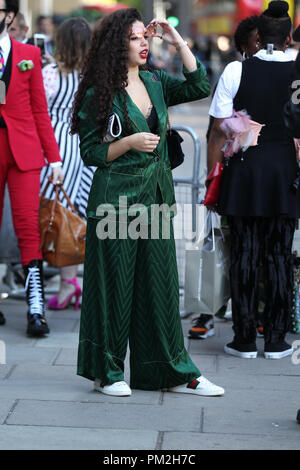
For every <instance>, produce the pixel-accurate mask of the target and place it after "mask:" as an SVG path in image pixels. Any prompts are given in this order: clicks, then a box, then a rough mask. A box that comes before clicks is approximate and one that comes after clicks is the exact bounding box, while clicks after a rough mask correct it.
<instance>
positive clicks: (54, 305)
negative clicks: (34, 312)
mask: <svg viewBox="0 0 300 470" xmlns="http://www.w3.org/2000/svg"><path fill="white" fill-rule="evenodd" d="M62 281H64V282H67V283H68V284H73V285H74V286H75V291H74V292H72V293H71V294H70V295H68V297H67V298H66V300H65V301H64V302H62V303H61V304H59V303H58V298H57V295H54V296H53V297H51V299H49V300H48V302H47V307H48V308H49V309H51V310H63V309H64V308H67V307H68V306H69V305H70V303H71V300H72V297H74V295H75V297H76V301H75V310H78V309H79V300H80V296H81V294H82V290H81V287H80V285H79V284H78V282H77V278H76V276H75V277H74V278H73V279H62Z"/></svg>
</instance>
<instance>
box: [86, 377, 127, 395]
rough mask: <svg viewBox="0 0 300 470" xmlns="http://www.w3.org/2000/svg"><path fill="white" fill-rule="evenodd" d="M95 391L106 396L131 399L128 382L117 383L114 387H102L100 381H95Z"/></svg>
mask: <svg viewBox="0 0 300 470" xmlns="http://www.w3.org/2000/svg"><path fill="white" fill-rule="evenodd" d="M94 390H96V391H97V392H101V393H104V394H105V395H112V396H115V397H130V395H131V388H130V387H129V386H128V385H127V383H126V382H115V383H113V384H112V385H102V383H101V381H100V380H99V379H95V382H94Z"/></svg>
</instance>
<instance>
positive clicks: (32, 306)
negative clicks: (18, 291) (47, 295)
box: [24, 260, 50, 336]
mask: <svg viewBox="0 0 300 470" xmlns="http://www.w3.org/2000/svg"><path fill="white" fill-rule="evenodd" d="M24 273H25V278H26V282H25V290H26V300H27V305H28V312H27V322H28V324H27V334H28V335H30V336H42V335H45V334H47V333H49V332H50V330H49V327H48V325H47V322H46V318H45V313H44V282H43V281H44V280H43V261H42V260H32V261H30V263H29V264H28V265H27V266H24Z"/></svg>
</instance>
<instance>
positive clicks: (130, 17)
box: [70, 8, 142, 134]
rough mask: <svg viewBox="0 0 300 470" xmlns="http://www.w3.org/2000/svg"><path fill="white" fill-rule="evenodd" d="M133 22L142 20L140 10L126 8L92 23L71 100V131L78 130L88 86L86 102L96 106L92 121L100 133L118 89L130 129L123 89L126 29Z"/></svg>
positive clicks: (126, 49) (103, 130) (91, 108)
mask: <svg viewBox="0 0 300 470" xmlns="http://www.w3.org/2000/svg"><path fill="white" fill-rule="evenodd" d="M136 21H142V17H141V14H140V12H139V11H138V10H137V9H135V8H126V9H123V10H118V11H116V12H114V13H111V14H110V15H108V16H106V17H104V18H101V19H100V20H99V21H98V22H97V23H96V25H95V28H94V31H93V34H92V39H91V43H90V48H89V52H88V54H87V57H86V60H85V62H84V65H83V69H82V77H81V81H80V84H79V87H78V91H77V93H76V95H75V99H74V102H73V109H72V121H71V131H70V133H71V134H77V133H79V125H80V119H79V116H78V112H79V111H80V109H81V107H82V103H83V100H84V98H85V95H86V92H87V90H88V89H89V88H90V87H93V89H94V95H93V99H92V100H91V102H90V104H89V105H90V110H92V111H94V112H95V109H96V123H97V126H99V129H100V132H101V133H102V134H104V132H105V129H106V128H107V125H108V118H109V113H110V110H111V107H112V102H113V99H114V96H115V95H116V93H117V92H119V91H121V92H122V94H123V97H124V118H125V123H126V125H127V127H128V128H130V121H129V118H128V110H127V106H126V90H125V88H126V86H127V75H128V47H129V40H130V35H129V29H130V26H131V25H132V24H133V23H135V22H136Z"/></svg>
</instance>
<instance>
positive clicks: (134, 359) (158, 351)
mask: <svg viewBox="0 0 300 470" xmlns="http://www.w3.org/2000/svg"><path fill="white" fill-rule="evenodd" d="M158 24H159V25H160V27H161V28H162V31H163V34H162V35H161V36H160V35H159V34H158V33H157V25H158ZM149 35H152V36H156V37H161V39H162V40H166V41H167V42H168V43H171V44H173V45H174V46H175V47H176V48H177V50H178V51H179V54H180V55H181V58H182V61H183V64H184V69H183V72H184V75H185V80H179V79H174V78H172V77H170V76H168V75H167V74H166V73H164V72H162V71H156V72H155V75H154V74H153V73H150V72H148V71H146V70H145V65H146V60H147V54H148V49H149V45H148V36H149ZM209 92H210V85H209V82H208V79H207V76H206V71H205V69H204V67H203V66H202V65H201V64H200V63H199V62H196V59H195V58H194V56H193V54H192V53H191V51H190V50H189V48H188V46H187V44H186V43H185V42H184V41H183V39H182V38H181V36H180V35H179V33H178V32H177V31H176V30H175V29H174V28H173V27H172V26H170V24H169V23H168V22H167V21H157V20H153V21H152V22H151V23H150V25H148V27H147V28H145V26H144V24H143V23H142V19H141V16H140V14H139V12H138V11H137V10H136V9H133V8H129V9H125V10H120V11H117V12H115V13H113V14H111V15H109V16H107V17H105V18H104V19H102V20H101V21H100V22H99V23H98V24H97V25H96V27H95V30H94V34H93V38H92V42H91V48H90V51H89V54H88V57H87V59H86V62H85V65H84V68H83V77H82V81H81V83H80V86H79V91H78V93H77V96H76V99H75V102H74V108H73V119H72V132H73V133H77V132H78V133H79V136H80V147H81V156H82V159H83V161H84V163H85V164H86V165H92V166H96V167H97V170H96V172H95V176H94V180H93V184H92V188H91V192H90V197H89V203H88V209H87V218H88V223H87V240H86V257H85V266H84V281H83V298H82V312H81V325H80V339H79V351H78V371H77V372H78V374H79V375H81V376H83V377H86V378H88V379H90V380H93V381H94V388H95V390H97V391H100V392H102V393H105V394H109V395H117V396H128V395H131V389H130V388H129V386H128V385H127V384H126V382H124V360H125V356H126V352H127V346H128V341H129V347H130V372H131V373H130V385H131V387H132V388H136V389H142V390H158V389H161V388H166V389H168V390H170V391H175V392H184V393H194V394H199V395H212V396H215V395H222V394H223V393H224V390H223V389H222V388H221V387H218V386H216V385H214V384H212V383H211V382H209V381H208V380H207V379H205V378H204V377H203V376H202V375H201V373H200V371H199V370H198V368H197V367H196V366H195V364H194V363H193V362H192V361H191V359H190V357H189V355H188V353H187V351H186V349H185V347H184V340H183V334H182V327H181V321H180V315H179V289H178V273H177V265H176V253H175V243H174V235H173V225H172V216H173V215H174V207H172V206H173V204H174V203H175V198H174V188H173V180H172V173H171V169H170V163H169V156H168V150H167V143H166V131H167V122H168V106H172V105H176V104H179V103H185V102H188V101H194V100H199V99H201V98H204V97H207V96H208V95H209ZM113 114H116V115H117V116H118V117H119V119H120V123H121V128H122V132H121V134H120V135H119V136H118V137H117V138H116V139H114V140H113V141H109V142H107V128H108V124H109V117H110V116H112V115H113ZM162 203H164V204H165V206H164V207H169V208H170V211H166V212H164V213H163V215H162V213H159V215H158V216H157V217H156V216H154V215H153V212H151V209H152V208H153V207H154V206H153V205H155V204H162ZM137 204H139V205H140V206H139V215H140V216H142V219H141V220H142V221H141V223H140V225H139V228H140V232H138V235H137V232H136V230H135V231H133V232H132V231H131V230H130V226H131V228H132V223H133V222H134V217H133V214H134V212H132V209H133V205H135V206H134V207H135V208H136V207H137V206H136V205H137ZM141 205H142V206H141ZM166 224H167V225H168V229H169V232H170V234H169V236H168V237H165V236H163V235H164V233H163V226H164V225H166ZM104 227H106V229H107V231H105V230H104ZM154 227H155V228H156V230H154V231H153V228H154ZM135 228H136V226H135ZM154 232H155V235H153V233H154Z"/></svg>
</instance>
